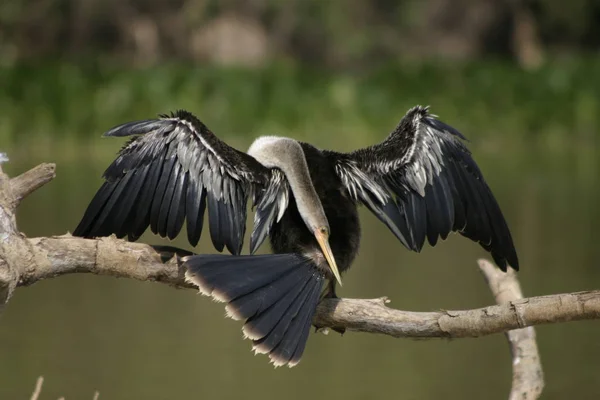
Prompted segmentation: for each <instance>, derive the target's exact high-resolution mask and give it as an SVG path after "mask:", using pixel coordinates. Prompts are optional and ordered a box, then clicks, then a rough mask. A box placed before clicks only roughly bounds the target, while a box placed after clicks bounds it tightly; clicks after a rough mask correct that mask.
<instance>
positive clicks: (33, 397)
mask: <svg viewBox="0 0 600 400" xmlns="http://www.w3.org/2000/svg"><path fill="white" fill-rule="evenodd" d="M43 385H44V377H43V376H40V377H39V378H37V381H36V382H35V389H33V393H32V394H31V400H38V398H39V397H40V394H41V393H42V386H43Z"/></svg>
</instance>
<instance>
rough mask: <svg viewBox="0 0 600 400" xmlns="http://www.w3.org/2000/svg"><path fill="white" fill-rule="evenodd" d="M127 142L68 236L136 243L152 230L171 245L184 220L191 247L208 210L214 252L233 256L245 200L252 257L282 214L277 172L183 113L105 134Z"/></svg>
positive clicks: (284, 188) (284, 200)
mask: <svg viewBox="0 0 600 400" xmlns="http://www.w3.org/2000/svg"><path fill="white" fill-rule="evenodd" d="M130 135H135V137H134V138H133V139H132V140H131V141H129V142H128V143H127V144H126V145H125V146H124V147H123V148H122V149H121V151H120V153H119V155H118V157H117V159H116V160H115V161H114V162H113V163H112V164H111V165H110V166H109V167H108V168H107V170H106V171H105V173H104V178H105V180H106V181H105V182H104V184H103V185H102V187H101V188H100V189H99V190H98V192H97V193H96V195H95V196H94V198H93V200H92V201H91V203H90V205H89V206H88V208H87V210H86V212H85V214H84V216H83V218H82V220H81V222H80V223H79V225H78V226H77V228H76V229H75V231H74V233H73V234H74V235H76V236H83V237H96V236H107V235H110V234H115V235H116V236H117V237H124V236H127V237H128V238H129V240H137V239H138V238H139V237H140V236H141V235H142V233H144V231H145V230H146V229H147V228H148V226H150V228H151V230H152V232H154V233H156V234H159V235H160V236H163V237H168V238H170V239H173V238H175V236H177V235H178V234H179V232H180V231H181V229H182V227H183V224H184V221H185V220H187V235H188V240H189V242H190V244H192V245H193V246H195V245H196V244H197V243H198V241H199V239H200V235H201V233H202V227H203V219H204V212H205V210H206V208H207V205H208V221H209V227H210V236H211V239H212V242H213V245H214V246H215V248H216V249H217V250H218V251H222V250H223V248H224V247H227V249H228V250H229V251H230V252H231V253H232V254H239V253H240V252H241V249H242V244H243V239H244V233H245V229H246V206H247V200H248V198H249V196H250V195H252V196H253V200H254V203H255V205H256V206H257V210H256V216H255V229H254V232H253V234H252V247H253V249H254V250H255V249H256V248H258V246H259V245H260V243H262V241H263V240H264V238H265V237H266V235H267V234H268V232H269V229H270V226H271V225H272V223H273V222H274V221H276V220H278V218H281V215H282V214H283V211H284V210H285V208H287V204H288V184H287V180H286V179H285V176H284V175H283V173H282V172H281V171H280V170H278V169H271V168H266V167H264V166H263V165H262V164H260V163H259V162H258V161H256V160H255V159H254V158H253V157H251V156H249V155H248V154H246V153H243V152H240V151H238V150H236V149H234V148H232V147H230V146H228V145H227V144H225V143H224V142H223V141H221V140H219V139H218V138H217V137H216V136H215V135H214V134H213V133H212V132H211V131H210V130H209V129H208V128H207V127H206V126H205V125H204V124H203V123H202V122H201V121H200V120H198V119H197V118H196V117H195V116H194V115H192V114H191V113H189V112H187V111H178V112H176V113H173V114H171V115H169V116H168V115H163V116H161V118H160V119H154V120H144V121H136V122H130V123H126V124H123V125H119V126H117V127H115V128H113V129H111V130H109V131H108V132H106V133H105V136H130Z"/></svg>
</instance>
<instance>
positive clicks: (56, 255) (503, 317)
mask: <svg viewBox="0 0 600 400" xmlns="http://www.w3.org/2000/svg"><path fill="white" fill-rule="evenodd" d="M53 177H54V165H52V164H43V165H41V166H38V167H36V168H34V169H32V170H31V171H29V172H26V173H24V174H22V175H20V176H18V177H16V178H13V179H9V178H8V177H7V176H6V175H5V174H4V173H3V172H2V170H1V168H0V307H1V305H2V304H3V303H5V302H6V301H8V300H9V299H10V297H11V295H12V294H13V292H14V289H15V288H16V287H20V286H28V285H31V284H34V283H36V282H39V281H41V280H43V279H47V278H53V277H58V276H61V275H65V274H72V273H93V274H97V275H109V276H116V277H123V278H132V279H137V280H141V281H157V282H162V283H166V284H169V285H171V286H174V287H179V288H193V286H192V285H191V284H189V283H187V282H185V279H184V273H185V267H184V266H183V264H182V262H181V256H183V255H189V254H190V252H188V251H185V250H180V249H175V248H171V247H165V246H154V247H153V246H149V245H146V244H141V243H130V242H126V241H123V240H119V239H116V238H114V237H108V238H99V239H81V238H76V237H73V236H71V235H69V234H67V235H62V236H53V237H43V238H31V239H30V238H26V237H25V236H24V235H23V234H22V233H20V232H19V231H18V230H17V226H16V222H15V210H16V207H17V205H18V204H19V202H20V200H21V199H23V198H24V197H25V196H27V195H28V194H30V193H31V192H33V191H34V190H36V189H37V188H39V187H41V186H42V185H43V184H44V183H46V182H49V181H50V180H51V179H52V178H53ZM480 266H481V269H482V271H483V273H484V274H485V276H486V279H487V280H488V283H489V285H490V288H491V290H492V292H493V293H494V296H495V297H496V301H497V302H498V303H499V304H497V305H493V306H489V307H484V308H478V309H472V310H458V311H446V310H443V311H436V312H411V311H401V310H395V309H392V308H389V307H387V306H386V303H387V302H388V300H387V299H386V298H380V299H324V300H323V301H322V302H321V303H320V304H319V307H318V309H317V313H316V316H315V319H314V323H315V325H316V326H320V327H330V328H334V329H338V330H339V329H345V330H352V331H357V332H368V333H379V334H385V335H390V336H393V337H412V338H435V337H438V338H439V337H441V338H464V337H479V336H485V335H490V334H493V333H500V332H508V331H511V332H510V333H509V334H508V338H509V342H510V344H511V351H512V354H513V365H514V375H513V392H512V394H511V399H521V398H535V397H537V396H539V393H540V392H541V390H542V388H543V374H542V370H541V366H540V363H539V355H538V352H537V346H536V344H535V332H534V331H533V329H529V328H527V327H531V326H534V325H539V324H547V323H558V322H567V321H575V320H584V319H598V318H600V290H595V291H588V292H578V293H566V294H557V295H550V296H540V297H530V298H522V294H521V292H520V288H519V285H518V282H517V280H516V277H515V275H514V274H512V273H509V274H504V273H501V272H499V271H498V270H497V268H495V267H493V266H492V265H490V264H489V263H487V262H485V261H481V262H480ZM0 311H1V308H0ZM523 328H527V329H523ZM513 330H514V331H513Z"/></svg>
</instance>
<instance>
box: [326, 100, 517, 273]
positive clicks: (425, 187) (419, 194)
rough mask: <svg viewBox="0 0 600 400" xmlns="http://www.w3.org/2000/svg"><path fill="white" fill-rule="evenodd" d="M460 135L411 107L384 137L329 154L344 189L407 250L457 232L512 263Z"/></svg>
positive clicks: (510, 247) (500, 219) (491, 201)
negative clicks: (389, 230) (364, 144)
mask: <svg viewBox="0 0 600 400" xmlns="http://www.w3.org/2000/svg"><path fill="white" fill-rule="evenodd" d="M463 140H465V137H464V136H463V135H462V134H461V133H460V132H458V131H457V130H456V129H454V128H453V127H451V126H449V125H447V124H445V123H443V122H441V121H439V120H438V119H437V118H436V117H435V116H433V115H431V114H429V112H428V109H427V108H426V107H420V106H417V107H414V108H412V109H411V110H409V112H408V113H407V114H406V116H405V117H404V118H402V120H401V121H400V123H399V124H398V126H397V127H396V129H395V130H394V131H393V132H392V133H391V134H390V136H389V137H388V138H387V139H386V140H385V141H383V142H382V143H379V144H377V145H374V146H371V147H368V148H365V149H360V150H357V151H355V152H353V153H349V154H339V153H333V152H330V155H331V157H332V161H333V162H334V163H335V165H336V171H337V173H338V175H339V177H340V179H341V180H342V182H344V185H345V187H346V189H347V190H348V193H349V195H350V196H351V197H353V198H354V199H355V200H356V201H357V202H360V203H362V204H364V205H366V206H367V208H369V209H370V210H371V211H372V212H373V213H374V214H375V215H376V216H377V217H378V218H379V219H380V220H382V221H383V222H384V223H385V224H386V225H387V226H388V227H389V228H390V229H391V230H392V232H393V233H394V234H395V235H396V236H397V237H398V238H399V239H400V240H401V241H402V243H403V244H404V245H405V246H406V247H407V248H409V249H411V250H415V251H420V250H421V248H422V247H423V244H424V243H425V239H427V240H428V242H429V243H430V244H431V245H432V246H434V245H435V244H436V243H437V241H438V239H439V238H442V239H445V238H446V237H447V236H448V234H449V233H450V232H451V231H458V232H459V233H461V234H462V235H463V236H465V237H467V238H469V239H472V240H473V241H476V242H478V243H479V244H480V245H481V246H482V247H483V248H484V249H486V250H487V251H489V252H491V254H492V257H493V258H494V261H495V262H496V264H498V266H499V267H500V268H501V269H503V270H506V267H507V265H510V266H511V267H513V268H514V269H518V268H519V261H518V258H517V254H516V250H515V248H514V244H513V240H512V237H511V234H510V230H509V229H508V226H507V224H506V221H505V219H504V216H503V215H502V211H501V210H500V207H499V205H498V203H497V201H496V199H495V198H494V195H493V194H492V192H491V190H490V188H489V186H488V185H487V183H486V182H485V180H484V178H483V175H482V174H481V171H480V170H479V167H478V166H477V164H476V163H475V161H474V160H473V158H472V157H471V153H470V152H469V150H468V149H467V148H466V146H465V145H464V144H463V142H462V141H463ZM394 206H395V207H394Z"/></svg>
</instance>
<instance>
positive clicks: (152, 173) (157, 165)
mask: <svg viewBox="0 0 600 400" xmlns="http://www.w3.org/2000/svg"><path fill="white" fill-rule="evenodd" d="M162 169H163V159H160V158H158V159H155V160H154V161H152V163H151V164H150V169H149V170H148V177H147V178H146V183H145V184H144V187H143V188H142V191H141V193H140V202H139V204H138V206H137V209H136V211H135V219H134V222H133V226H132V230H131V238H130V239H135V240H137V239H138V238H139V237H140V236H142V234H143V233H144V231H145V230H146V229H147V228H148V225H150V214H151V206H152V201H153V198H154V193H155V191H156V186H157V185H158V181H159V180H160V176H161V173H162Z"/></svg>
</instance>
